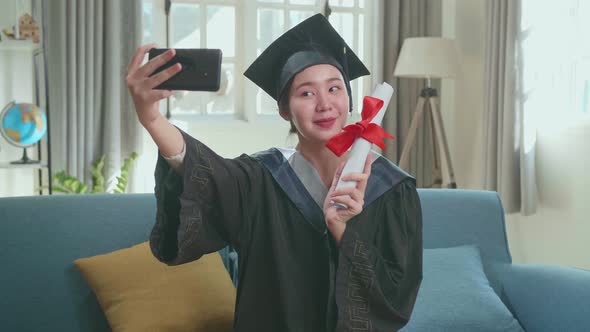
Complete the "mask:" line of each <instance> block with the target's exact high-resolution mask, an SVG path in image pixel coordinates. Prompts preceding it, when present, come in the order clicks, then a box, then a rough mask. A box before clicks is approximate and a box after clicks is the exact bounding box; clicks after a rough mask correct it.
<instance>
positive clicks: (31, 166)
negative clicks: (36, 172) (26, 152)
mask: <svg viewBox="0 0 590 332" xmlns="http://www.w3.org/2000/svg"><path fill="white" fill-rule="evenodd" d="M15 168H23V169H27V168H28V169H39V168H47V163H39V164H11V163H10V162H9V161H0V169H15Z"/></svg>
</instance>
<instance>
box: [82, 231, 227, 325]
mask: <svg viewBox="0 0 590 332" xmlns="http://www.w3.org/2000/svg"><path fill="white" fill-rule="evenodd" d="M74 263H75V265H76V266H77V267H78V268H79V270H80V271H81V272H82V274H83V276H84V278H85V279H86V281H87V282H88V284H89V286H90V288H91V289H92V290H93V291H94V293H95V294H96V297H97V299H98V302H99V304H100V306H101V308H102V310H103V311H104V313H105V316H106V317H107V320H108V322H109V325H110V326H111V329H112V330H113V331H115V332H117V331H231V329H232V326H233V317H234V303H235V296H236V291H235V288H234V286H233V284H232V281H231V279H230V277H229V274H228V273H227V270H226V269H225V267H224V265H223V263H222V261H221V257H220V256H219V254H218V253H212V254H209V255H204V256H203V257H201V258H200V259H199V260H197V261H194V262H190V263H186V264H183V265H178V266H167V265H166V264H164V263H161V262H159V261H158V260H157V259H156V258H154V256H153V255H152V253H151V251H150V248H149V244H148V243H147V242H144V243H141V244H139V245H136V246H133V247H131V248H127V249H121V250H117V251H114V252H111V253H107V254H104V255H98V256H93V257H89V258H81V259H77V260H76V261H75V262H74Z"/></svg>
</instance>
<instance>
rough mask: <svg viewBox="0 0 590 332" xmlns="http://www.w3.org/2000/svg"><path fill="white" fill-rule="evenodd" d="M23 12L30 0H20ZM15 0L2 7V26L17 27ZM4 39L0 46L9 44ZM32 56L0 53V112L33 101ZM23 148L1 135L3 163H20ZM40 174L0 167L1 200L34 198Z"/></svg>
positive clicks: (0, 159)
mask: <svg viewBox="0 0 590 332" xmlns="http://www.w3.org/2000/svg"><path fill="white" fill-rule="evenodd" d="M21 3H22V4H21V6H23V7H22V8H21V13H24V12H29V13H30V5H29V4H28V1H21ZM14 23H15V8H14V1H4V2H2V4H0V27H2V28H5V27H9V26H12V25H14ZM8 43H9V42H8V41H7V40H6V38H5V36H4V35H3V36H2V42H0V46H6V45H8ZM32 61H33V57H32V53H31V52H29V51H5V50H0V110H1V109H2V108H4V106H5V105H6V104H8V103H9V102H10V101H12V100H16V101H17V102H33V85H32V77H33V62H32ZM22 151H23V150H22V149H20V148H16V147H14V146H12V145H10V144H8V142H7V141H6V140H5V139H4V137H1V136H0V163H2V162H9V161H13V160H18V159H20V158H21V156H22ZM35 151H36V148H29V149H28V154H29V157H32V156H34V152H35ZM36 174H37V171H34V170H31V169H4V168H0V197H3V196H22V195H31V194H33V193H34V192H35V177H36V176H37V175H36Z"/></svg>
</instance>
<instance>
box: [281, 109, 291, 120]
mask: <svg viewBox="0 0 590 332" xmlns="http://www.w3.org/2000/svg"><path fill="white" fill-rule="evenodd" d="M279 114H280V115H281V118H283V119H285V120H286V121H291V114H290V113H289V112H284V111H279Z"/></svg>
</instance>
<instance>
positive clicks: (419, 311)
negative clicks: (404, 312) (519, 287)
mask: <svg viewBox="0 0 590 332" xmlns="http://www.w3.org/2000/svg"><path fill="white" fill-rule="evenodd" d="M401 331H404V332H411V331H431V332H436V331H454V332H461V331H487V332H493V331H503V332H511V331H514V332H522V331H523V329H522V327H521V326H520V324H519V323H518V321H517V320H516V319H515V318H514V317H513V316H512V314H511V313H510V311H509V310H508V308H506V306H505V305H504V303H503V302H502V300H500V298H499V297H498V296H497V294H496V293H495V292H494V290H493V288H492V287H491V286H490V284H489V282H488V279H487V277H486V275H485V273H484V270H483V265H482V262H481V257H480V254H479V250H478V248H477V247H475V246H460V247H452V248H440V249H425V250H424V260H423V280H422V285H421V286H420V290H419V292H418V298H417V299H416V305H415V307H414V311H413V313H412V317H411V318H410V322H409V323H408V325H406V326H405V327H404V328H403V329H402V330H401Z"/></svg>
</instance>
